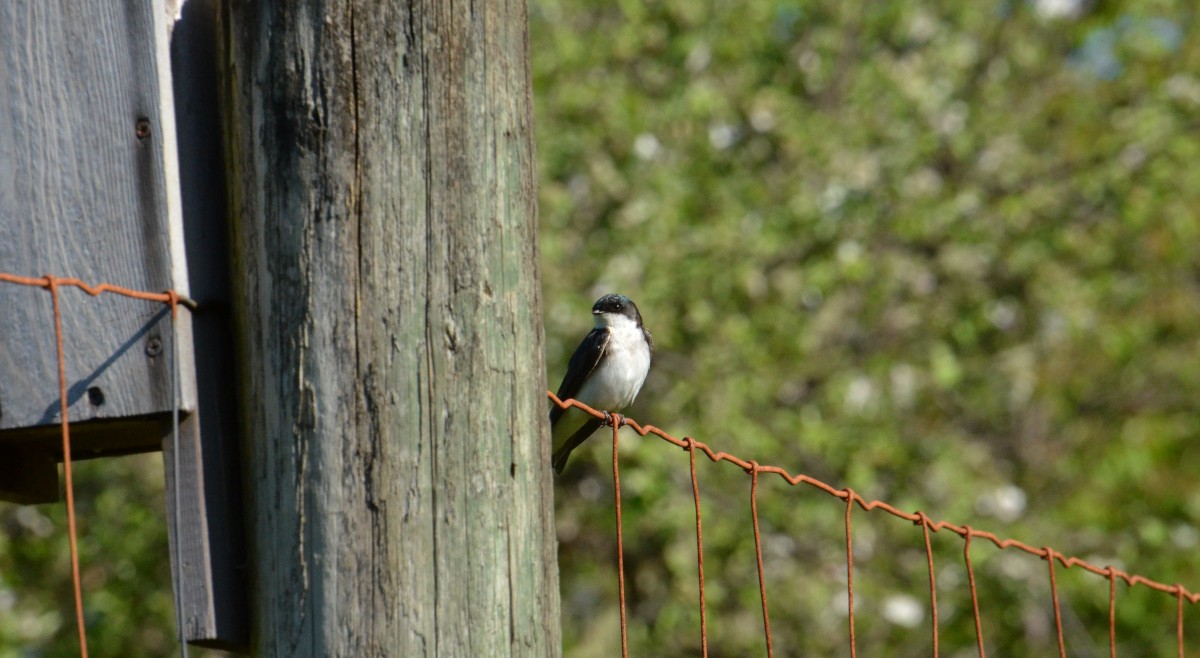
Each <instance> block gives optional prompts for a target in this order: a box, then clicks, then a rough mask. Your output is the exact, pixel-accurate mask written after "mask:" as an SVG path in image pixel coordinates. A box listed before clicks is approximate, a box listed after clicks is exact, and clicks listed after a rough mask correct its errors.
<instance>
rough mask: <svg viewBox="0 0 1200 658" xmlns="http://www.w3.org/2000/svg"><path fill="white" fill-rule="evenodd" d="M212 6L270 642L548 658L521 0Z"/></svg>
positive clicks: (258, 595) (543, 455)
mask: <svg viewBox="0 0 1200 658" xmlns="http://www.w3.org/2000/svg"><path fill="white" fill-rule="evenodd" d="M222 22H223V26H222V32H223V35H224V36H223V39H224V51H225V53H226V56H227V57H228V61H227V62H226V65H225V66H226V72H227V74H228V77H227V80H228V82H227V84H226V93H227V101H228V106H229V110H230V111H229V120H228V122H227V134H228V135H229V139H228V147H227V148H228V151H227V152H228V156H229V159H228V162H229V167H230V185H231V212H232V214H233V219H234V231H233V233H234V236H233V249H234V258H235V275H234V276H235V278H234V282H233V288H234V290H235V307H236V313H238V314H240V317H239V318H238V320H237V324H238V327H237V334H238V339H237V340H238V341H239V343H240V350H241V355H240V359H239V360H240V362H241V369H242V370H241V372H242V379H243V384H244V388H243V391H244V393H245V395H244V402H243V410H242V415H243V420H244V421H245V422H244V431H245V443H246V449H245V457H246V461H245V463H244V467H245V468H244V470H245V473H246V482H247V486H248V499H249V500H248V507H247V510H246V514H247V518H248V539H249V543H250V551H251V554H252V559H251V565H250V566H251V568H250V571H251V574H250V582H251V588H250V589H251V607H252V609H253V610H254V613H253V625H252V627H253V635H254V639H253V647H254V652H255V654H256V655H266V656H275V655H288V656H292V655H296V656H356V657H357V656H510V655H511V656H517V655H519V656H554V655H558V654H559V652H560V641H559V631H558V624H559V617H558V614H559V609H558V576H557V566H556V560H555V542H554V526H553V505H552V492H551V488H550V485H551V482H550V475H549V473H550V469H549V463H550V462H549V449H548V446H547V441H546V437H545V436H544V435H543V434H544V431H545V430H544V425H545V421H544V418H545V411H546V404H545V398H544V389H545V386H544V383H543V378H544V369H543V357H542V335H541V318H540V315H539V313H540V307H541V302H540V292H539V287H540V284H539V279H538V249H537V221H536V201H535V172H534V147H533V139H534V134H533V125H532V103H531V98H530V78H529V45H528V33H527V20H526V10H525V4H524V2H522V1H520V0H516V1H514V2H500V1H499V0H481V1H480V2H474V3H461V4H460V3H452V2H445V1H443V0H430V1H428V2H400V1H398V0H384V1H382V2H353V1H341V2H339V1H324V2H317V1H312V0H308V1H306V0H299V1H296V2H287V3H264V2H252V1H249V0H230V2H228V3H227V4H226V5H225V7H224V9H223V13H222Z"/></svg>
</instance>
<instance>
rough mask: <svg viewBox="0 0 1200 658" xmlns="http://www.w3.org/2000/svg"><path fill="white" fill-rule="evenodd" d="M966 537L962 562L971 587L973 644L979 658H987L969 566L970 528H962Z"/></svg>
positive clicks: (972, 577) (977, 594) (977, 597)
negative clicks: (973, 627)
mask: <svg viewBox="0 0 1200 658" xmlns="http://www.w3.org/2000/svg"><path fill="white" fill-rule="evenodd" d="M963 529H964V530H966V536H965V537H964V539H965V540H966V541H964V542H963V562H965V563H966V565H967V582H968V583H969V584H970V586H971V611H972V612H973V613H974V615H975V643H976V645H977V646H978V647H979V658H987V652H986V651H984V648H983V621H982V619H981V618H980V616H979V593H978V592H977V591H976V589H975V569H974V568H973V567H972V566H971V534H972V531H971V526H969V525H968V526H963Z"/></svg>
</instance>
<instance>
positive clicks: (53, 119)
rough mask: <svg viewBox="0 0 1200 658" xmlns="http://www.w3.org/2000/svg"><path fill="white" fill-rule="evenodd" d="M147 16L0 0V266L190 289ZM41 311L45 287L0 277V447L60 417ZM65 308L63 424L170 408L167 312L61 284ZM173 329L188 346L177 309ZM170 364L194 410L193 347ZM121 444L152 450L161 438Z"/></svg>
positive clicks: (167, 117)
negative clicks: (66, 405) (66, 413)
mask: <svg viewBox="0 0 1200 658" xmlns="http://www.w3.org/2000/svg"><path fill="white" fill-rule="evenodd" d="M158 9H159V8H158V7H157V5H156V3H154V2H111V1H109V0H89V1H86V2H80V1H77V0H48V1H47V0H40V1H38V2H32V1H29V2H4V3H0V62H3V66H0V271H4V272H9V273H13V274H18V275H23V276H40V275H43V274H53V275H56V276H64V277H75V278H78V279H81V280H84V281H86V282H89V283H98V282H110V283H113V284H116V285H121V286H125V287H128V288H134V289H139V290H150V291H162V290H166V289H168V288H173V289H175V290H177V291H179V292H180V293H182V294H187V280H186V276H185V274H184V273H185V272H186V269H185V268H186V263H185V262H184V260H183V251H182V245H181V244H180V241H179V240H178V239H177V236H173V235H172V231H173V230H175V231H178V230H179V229H178V224H179V221H178V217H177V216H173V215H175V214H177V213H178V202H177V198H178V188H177V182H176V180H175V177H174V167H175V165H174V161H175V153H174V126H173V117H172V116H171V113H170V102H169V100H167V101H166V102H164V99H163V96H162V94H160V87H161V82H162V80H161V79H160V78H162V77H163V73H164V72H163V71H160V64H159V60H160V56H161V55H162V54H163V53H165V52H166V50H165V43H163V42H164V41H165V39H166V34H165V26H163V18H162V17H161V16H159V13H161V12H160V11H158ZM156 25H157V26H158V27H159V28H161V29H162V32H163V34H162V37H161V39H158V38H155V37H154V35H155V34H156ZM160 50H161V52H160ZM167 75H169V73H168V74H167ZM165 79H167V80H169V77H166V78H165ZM168 91H169V90H168ZM169 97H170V96H169V94H168V95H167V97H166V98H167V99H169ZM164 109H166V110H168V111H166V112H164ZM168 173H170V174H171V175H170V176H168ZM173 226H175V227H176V228H175V229H172V227H173ZM50 309H51V307H50V296H49V294H48V293H47V292H46V291H44V290H39V289H37V288H27V287H23V286H17V285H12V284H3V285H0V448H2V446H3V445H4V443H5V442H6V441H8V440H12V437H14V436H17V437H19V436H22V435H25V434H26V433H23V432H15V431H14V430H29V429H31V428H37V427H42V426H53V425H57V423H58V422H59V418H58V416H59V411H58V410H59V402H58V364H57V360H56V358H55V348H54V324H53V320H52V314H51V310H50ZM62 312H63V333H64V348H65V351H66V359H65V361H66V370H67V380H68V386H69V390H68V399H69V402H70V419H71V420H72V421H89V420H99V419H114V418H128V417H135V416H146V415H151V414H161V413H165V412H166V411H168V410H169V409H171V386H170V379H169V376H170V361H169V359H168V358H167V356H168V355H170V354H171V349H172V347H171V328H170V323H169V317H168V313H167V312H166V309H165V308H164V307H163V305H161V304H157V303H154V302H146V301H140V300H133V299H128V298H122V297H118V296H115V295H108V294H106V295H103V296H101V297H99V298H96V299H92V298H89V297H88V296H87V295H86V294H85V293H83V292H82V291H80V290H77V289H69V288H65V289H63V291H62ZM179 329H180V334H181V337H182V339H183V340H184V343H183V344H184V345H187V346H189V347H190V344H191V341H190V333H191V323H190V317H189V315H188V314H187V313H186V312H184V313H181V315H180V321H179ZM180 368H181V372H182V374H183V375H184V376H183V377H182V382H183V387H182V390H181V402H182V406H183V408H184V409H185V410H191V409H193V408H194V407H195V386H194V375H193V374H192V372H193V367H192V353H191V350H190V349H185V350H181V362H180ZM127 438H130V439H132V440H136V441H137V442H138V443H140V444H142V445H144V446H145V447H146V448H147V449H153V448H155V447H156V446H157V444H158V441H159V439H160V438H161V436H160V435H158V434H156V433H154V432H150V433H147V434H142V435H139V436H136V437H127ZM82 447H83V446H81V448H82Z"/></svg>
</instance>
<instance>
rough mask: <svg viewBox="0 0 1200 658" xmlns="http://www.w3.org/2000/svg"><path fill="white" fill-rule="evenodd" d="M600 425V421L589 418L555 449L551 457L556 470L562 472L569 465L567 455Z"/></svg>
mask: <svg viewBox="0 0 1200 658" xmlns="http://www.w3.org/2000/svg"><path fill="white" fill-rule="evenodd" d="M599 427H600V421H599V420H597V419H595V418H589V419H588V420H587V422H585V423H584V424H583V425H582V426H581V427H580V428H579V429H578V430H576V431H575V433H574V434H572V435H571V436H569V437H567V440H566V441H563V443H562V445H561V446H559V447H558V450H555V451H554V455H553V457H552V458H551V462H550V463H551V464H553V465H554V472H555V473H559V474H561V473H562V472H563V469H564V468H566V466H567V457H570V456H571V451H572V450H574V449H575V448H578V447H579V444H581V443H583V442H584V441H586V440H587V438H588V437H589V436H591V435H592V432H595V431H596V429H597V428H599Z"/></svg>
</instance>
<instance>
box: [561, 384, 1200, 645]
mask: <svg viewBox="0 0 1200 658" xmlns="http://www.w3.org/2000/svg"><path fill="white" fill-rule="evenodd" d="M546 395H547V396H548V397H549V399H550V401H551V402H552V403H554V404H555V405H556V406H558V407H559V408H560V409H568V408H571V407H574V408H576V409H578V410H580V411H582V412H583V413H585V414H588V415H590V416H592V417H593V418H596V419H598V420H603V421H604V422H605V423H606V424H608V425H609V426H610V427H611V428H612V442H613V452H612V458H613V464H612V466H613V484H614V488H615V491H614V502H615V506H616V510H615V511H616V525H617V570H618V573H617V577H618V583H619V587H618V591H619V596H620V611H621V655H622V656H628V643H627V640H626V612H625V587H624V583H625V572H624V555H623V553H624V545H623V537H622V530H621V484H620V478H619V464H618V459H617V441H618V434H619V431H620V428H621V427H624V426H628V427H630V428H632V429H633V430H634V431H635V432H637V433H638V434H639V435H641V436H643V437H644V436H647V435H650V434H653V435H654V436H656V437H658V438H660V439H662V440H664V441H666V442H668V443H671V444H674V445H675V446H677V447H679V448H682V449H684V450H686V451H687V452H688V453H689V463H690V470H691V478H692V492H693V497H694V500H695V505H696V556H697V571H698V580H699V595H700V619H701V624H700V634H701V647H702V650H703V652H704V654H705V655H707V652H708V631H707V623H706V618H705V602H704V560H703V554H704V547H703V539H702V534H701V526H700V491H699V487H698V485H697V481H696V461H695V458H696V451H697V450H699V451H700V452H703V453H704V454H705V456H707V457H708V459H709V460H710V461H712V462H713V463H718V462H729V463H730V464H733V465H734V466H736V467H738V468H740V469H741V470H742V471H744V472H746V474H747V475H749V476H750V513H751V520H752V525H753V529H754V546H755V554H756V555H755V557H756V561H757V563H758V585H759V595H760V598H761V602H762V616H763V635H764V641H765V643H766V653H767V656H768V658H771V657H772V656H773V655H774V647H773V644H772V639H771V624H770V618H769V616H768V613H767V609H768V606H767V588H766V580H765V578H764V575H763V560H762V538H761V535H760V531H759V525H758V480H759V475H760V474H763V473H768V474H774V475H778V476H779V477H781V478H782V479H783V480H784V481H785V482H787V483H788V484H789V485H791V486H796V485H799V484H806V485H808V486H810V487H812V488H814V489H818V490H820V491H823V492H825V493H826V494H829V495H830V496H833V497H835V498H838V499H841V500H843V501H845V504H846V508H845V532H846V537H845V541H846V589H847V596H848V601H849V603H848V613H849V620H848V625H849V629H848V630H849V638H848V639H849V644H850V655H851V656H852V657H853V656H857V655H858V653H857V652H858V649H857V646H856V637H855V627H854V555H853V528H852V524H851V512H852V510H853V508H854V506H855V505H857V506H858V507H860V508H861V509H863V510H864V511H868V512H870V511H873V510H880V511H883V512H886V513H888V514H890V515H892V516H895V517H898V518H901V519H904V520H905V521H909V522H911V523H913V524H914V525H919V526H921V532H922V535H923V540H924V545H925V554H926V559H927V564H928V568H929V599H930V612H931V620H932V634H933V656H934V658H937V656H938V651H939V642H938V608H937V582H936V578H935V576H934V564H933V548H932V545H931V542H930V534H929V533H930V532H931V531H932V532H940V531H942V530H949V531H950V532H952V533H954V534H956V535H958V536H960V537H962V538H963V562H964V565H965V567H966V571H967V580H968V584H969V588H970V594H971V607H972V615H973V617H974V622H975V640H976V648H977V651H978V653H979V656H980V658H986V655H987V654H986V650H985V648H984V639H983V638H984V633H983V622H982V615H981V614H980V610H979V596H978V591H977V589H976V586H975V570H974V567H973V566H972V564H971V540H972V539H985V540H987V541H989V542H991V543H992V544H994V545H995V546H996V548H999V549H1001V550H1004V549H1016V550H1018V551H1023V552H1025V553H1028V554H1030V555H1033V556H1035V557H1038V558H1041V559H1043V560H1046V562H1047V564H1048V571H1049V581H1050V596H1051V598H1052V600H1053V605H1054V626H1055V634H1056V636H1057V637H1056V639H1057V649H1058V654H1059V655H1060V656H1066V655H1067V654H1066V643H1065V641H1064V637H1063V622H1062V613H1061V610H1060V605H1059V596H1058V580H1057V576H1056V573H1055V562H1058V564H1059V565H1061V566H1062V567H1064V568H1066V569H1070V568H1072V567H1079V568H1080V569H1082V570H1084V571H1087V572H1089V573H1092V574H1095V575H1097V576H1102V577H1104V578H1105V579H1106V580H1107V581H1108V585H1109V587H1108V592H1109V594H1108V645H1109V655H1110V656H1112V657H1115V656H1116V655H1117V650H1116V643H1117V637H1116V627H1117V626H1116V602H1117V590H1116V583H1117V580H1118V579H1120V580H1123V581H1125V584H1126V585H1127V586H1129V587H1134V586H1136V585H1141V586H1143V587H1147V588H1149V589H1151V590H1154V591H1157V592H1162V593H1165V594H1170V595H1171V596H1172V597H1174V598H1175V599H1176V614H1175V639H1176V645H1177V653H1178V655H1179V656H1180V658H1183V656H1184V637H1183V608H1184V602H1187V603H1191V604H1195V603H1197V601H1200V593H1196V592H1191V591H1189V590H1188V589H1187V588H1185V587H1184V586H1183V585H1182V584H1178V583H1177V584H1174V585H1168V584H1166V583H1162V582H1159V581H1156V580H1152V579H1150V578H1147V577H1145V576H1141V575H1138V574H1135V573H1130V572H1127V571H1124V570H1121V569H1117V568H1116V567H1113V566H1111V565H1106V566H1104V567H1100V566H1096V565H1095V564H1092V563H1091V562H1088V561H1086V560H1083V559H1080V558H1078V557H1073V556H1069V555H1066V554H1064V553H1061V552H1059V551H1056V550H1054V549H1053V548H1051V547H1049V546H1043V547H1040V548H1039V547H1036V546H1033V545H1031V544H1026V543H1025V542H1022V541H1018V540H1016V539H1002V538H1001V537H999V536H998V535H996V534H994V533H991V532H987V531H984V530H980V529H978V528H973V527H971V526H969V525H956V524H954V523H950V522H948V521H934V520H933V519H931V518H930V517H929V516H928V515H926V514H925V513H924V512H921V511H916V512H911V513H910V512H905V511H903V510H900V509H897V508H896V507H893V506H892V505H890V504H888V503H886V502H883V501H881V500H866V499H865V498H863V497H862V496H860V495H859V494H857V493H855V492H854V490H853V489H849V488H845V489H838V488H836V487H833V486H832V485H829V484H826V483H825V482H822V481H821V480H818V479H817V478H814V477H810V476H808V475H803V474H796V475H792V474H791V473H789V472H788V471H787V470H786V469H784V468H781V467H778V466H764V465H762V464H759V463H758V462H756V461H754V460H745V459H742V458H741V457H738V456H736V455H732V454H730V453H728V452H723V451H715V450H713V449H712V448H711V447H709V446H708V445H707V444H705V443H703V442H700V441H697V440H696V439H694V438H692V437H690V436H685V437H683V438H678V437H675V436H672V435H671V434H668V433H667V432H665V431H663V430H662V429H660V428H658V427H655V426H654V425H642V424H640V423H638V422H637V421H635V420H633V419H632V418H629V417H626V416H622V415H619V414H613V413H609V412H606V411H602V410H598V409H593V408H592V407H590V406H588V405H586V404H584V403H582V402H580V401H578V400H575V399H571V398H568V399H565V400H564V399H560V398H559V397H558V396H557V395H555V394H554V392H552V391H546Z"/></svg>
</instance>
